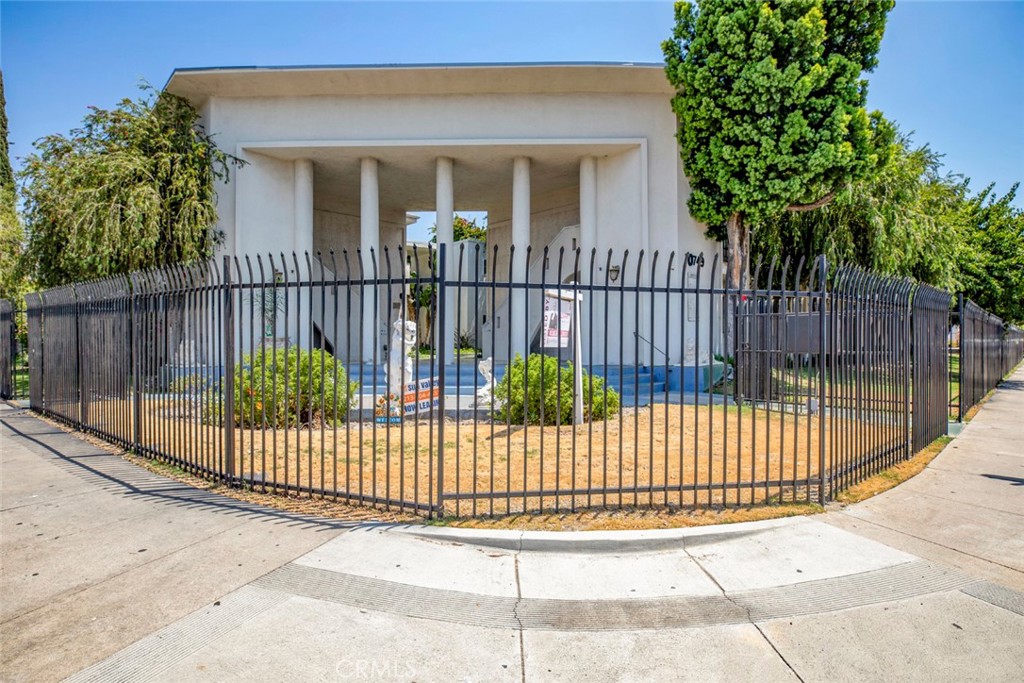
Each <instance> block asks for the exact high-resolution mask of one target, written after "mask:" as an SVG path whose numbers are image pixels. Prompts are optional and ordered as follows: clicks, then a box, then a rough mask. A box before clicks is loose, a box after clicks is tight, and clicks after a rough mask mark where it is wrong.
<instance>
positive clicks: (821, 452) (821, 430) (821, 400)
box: [818, 256, 828, 505]
mask: <svg viewBox="0 0 1024 683" xmlns="http://www.w3.org/2000/svg"><path fill="white" fill-rule="evenodd" d="M818 277H819V280H818V281H819V283H820V286H819V289H820V290H821V299H820V300H819V303H818V479H819V481H818V503H819V504H820V505H824V504H825V501H826V499H827V498H828V496H827V495H826V493H825V480H826V479H827V476H826V472H825V348H826V346H825V331H826V329H827V326H826V321H827V318H826V315H827V313H826V309H827V305H826V302H827V301H828V283H827V277H828V262H827V261H826V260H825V257H824V256H822V257H821V262H820V264H819V274H818Z"/></svg>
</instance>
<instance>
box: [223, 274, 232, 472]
mask: <svg viewBox="0 0 1024 683" xmlns="http://www.w3.org/2000/svg"><path fill="white" fill-rule="evenodd" d="M233 303H234V293H233V291H232V288H231V257H230V256H227V255H225V256H224V320H223V321H222V322H223V325H224V368H223V370H222V372H221V381H222V382H224V469H225V470H226V471H225V472H222V473H221V474H222V475H224V476H226V477H227V480H228V482H229V483H232V482H234V480H235V377H234V373H235V316H234V308H233Z"/></svg>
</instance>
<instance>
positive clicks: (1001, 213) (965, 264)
mask: <svg viewBox="0 0 1024 683" xmlns="http://www.w3.org/2000/svg"><path fill="white" fill-rule="evenodd" d="M1017 187H1018V186H1017V185H1014V186H1013V187H1012V188H1010V191H1009V192H1007V193H1006V194H1005V195H1003V196H1002V197H996V196H994V195H993V194H992V186H991V185H989V186H988V187H987V188H985V189H984V190H982V191H981V192H980V193H979V194H978V195H977V196H975V197H972V198H969V199H968V200H967V201H965V202H964V203H963V205H962V208H961V213H962V215H963V217H964V219H965V220H964V223H965V226H964V229H963V237H962V239H961V240H960V242H959V250H958V254H957V262H958V263H959V264H960V280H961V286H962V287H961V289H962V291H963V293H964V296H965V297H968V298H970V299H971V300H973V301H974V302H975V303H976V304H978V305H979V306H981V307H982V308H985V309H986V310H988V311H990V312H992V313H995V314H996V315H998V316H999V317H1001V318H1003V319H1004V320H1008V321H1011V322H1015V323H1024V211H1021V209H1018V208H1016V207H1014V206H1013V199H1014V197H1015V196H1016V193H1017Z"/></svg>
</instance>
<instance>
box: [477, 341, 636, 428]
mask: <svg viewBox="0 0 1024 683" xmlns="http://www.w3.org/2000/svg"><path fill="white" fill-rule="evenodd" d="M542 378H543V390H542V389H541V384H542ZM524 380H525V381H524ZM572 384H573V368H572V364H571V363H570V364H568V367H564V368H561V369H559V365H558V359H557V358H555V357H554V356H546V355H542V354H537V353H535V354H533V355H531V356H529V360H528V361H523V357H522V356H520V355H519V354H516V357H515V358H514V359H513V360H512V363H511V364H510V365H509V366H508V368H507V370H506V372H505V376H504V377H502V378H501V381H500V382H498V384H497V385H496V386H495V387H494V397H495V399H497V400H496V403H497V402H498V401H500V402H501V407H500V408H499V409H498V411H497V417H498V419H499V420H508V421H510V422H511V423H512V424H522V423H523V419H524V416H525V418H526V422H528V423H529V424H545V425H556V424H559V425H562V424H572V423H573V406H572V404H573V388H572ZM618 410H619V394H618V392H616V391H615V390H614V389H612V388H611V387H605V384H604V379H603V378H601V377H596V376H595V377H590V376H589V375H588V373H587V371H586V370H584V371H583V412H584V415H583V420H584V421H585V422H589V421H593V420H604V419H607V418H608V416H609V415H612V414H614V413H616V412H617V411H618Z"/></svg>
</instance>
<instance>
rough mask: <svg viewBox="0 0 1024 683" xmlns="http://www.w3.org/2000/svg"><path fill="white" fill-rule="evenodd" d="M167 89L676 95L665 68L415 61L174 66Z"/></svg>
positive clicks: (183, 92)
mask: <svg viewBox="0 0 1024 683" xmlns="http://www.w3.org/2000/svg"><path fill="white" fill-rule="evenodd" d="M164 89H165V90H166V91H168V92H171V93H173V94H176V95H180V96H182V97H185V98H187V99H188V100H190V101H191V102H192V103H193V104H195V105H196V106H201V105H202V104H203V103H204V102H206V101H207V100H208V99H209V98H211V97H314V96H332V95H333V96H357V97H366V96H389V95H394V96H409V95H419V96H429V95H479V94H560V95H565V94H574V93H575V94H582V93H597V94H650V95H665V96H671V95H672V94H673V92H674V91H673V89H672V87H671V85H670V84H669V83H668V80H667V79H666V78H665V67H664V65H662V64H635V63H545V64H409V65H363V66H288V67H257V66H246V67H214V68H186V69H175V71H174V73H172V74H171V77H170V79H168V81H167V84H166V85H165V86H164Z"/></svg>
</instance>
